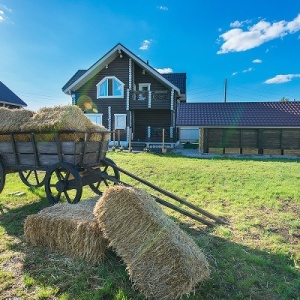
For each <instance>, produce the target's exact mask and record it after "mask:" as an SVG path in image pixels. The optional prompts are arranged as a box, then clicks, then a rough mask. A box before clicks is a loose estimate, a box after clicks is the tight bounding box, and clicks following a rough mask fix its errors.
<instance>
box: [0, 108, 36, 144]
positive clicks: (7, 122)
mask: <svg viewBox="0 0 300 300" xmlns="http://www.w3.org/2000/svg"><path fill="white" fill-rule="evenodd" d="M33 115H34V112H32V111H30V110H26V109H9V108H5V107H0V120H1V122H0V132H3V133H9V132H12V131H19V130H20V129H21V126H22V125H23V124H24V123H26V122H28V121H29V120H30V119H31V118H32V117H33ZM9 139H10V137H9V135H0V141H1V142H3V141H9Z"/></svg>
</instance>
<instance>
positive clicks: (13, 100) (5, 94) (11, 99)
mask: <svg viewBox="0 0 300 300" xmlns="http://www.w3.org/2000/svg"><path fill="white" fill-rule="evenodd" d="M0 102H1V103H4V104H8V105H15V106H27V104H26V103H25V102H24V101H23V100H22V99H20V98H19V97H18V96H17V95H16V94H15V93H14V92H12V91H11V90H10V89H9V88H8V87H7V86H6V85H5V84H4V83H3V82H2V81H0Z"/></svg>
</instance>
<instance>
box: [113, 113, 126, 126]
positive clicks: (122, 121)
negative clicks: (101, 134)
mask: <svg viewBox="0 0 300 300" xmlns="http://www.w3.org/2000/svg"><path fill="white" fill-rule="evenodd" d="M126 116H127V115H126V114H115V129H125V128H126Z"/></svg>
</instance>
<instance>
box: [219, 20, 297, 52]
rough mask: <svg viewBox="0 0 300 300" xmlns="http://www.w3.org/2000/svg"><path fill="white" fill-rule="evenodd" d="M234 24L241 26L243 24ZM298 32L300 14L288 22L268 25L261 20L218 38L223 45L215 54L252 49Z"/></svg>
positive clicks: (229, 31)
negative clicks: (244, 28)
mask: <svg viewBox="0 0 300 300" xmlns="http://www.w3.org/2000/svg"><path fill="white" fill-rule="evenodd" d="M236 22H239V21H236ZM236 22H234V23H236ZM234 23H232V24H234ZM236 24H243V22H239V23H236ZM299 30H300V14H298V16H297V17H296V18H295V19H294V20H292V21H290V22H287V21H285V20H282V21H279V22H274V23H270V22H266V21H264V20H261V21H259V22H258V23H256V24H254V25H253V26H251V27H248V28H247V29H246V30H245V31H244V30H243V29H241V28H233V29H230V30H228V31H227V32H225V33H223V34H221V35H220V36H219V37H220V38H221V39H222V40H223V42H224V43H223V45H222V46H221V49H220V50H219V51H218V52H217V54H223V53H228V52H241V51H246V50H249V49H253V48H256V47H259V46H260V45H262V44H264V43H266V42H268V41H271V40H273V39H276V38H282V37H284V36H286V35H288V34H293V33H295V32H297V31H299Z"/></svg>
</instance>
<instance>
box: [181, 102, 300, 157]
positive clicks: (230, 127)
mask: <svg viewBox="0 0 300 300" xmlns="http://www.w3.org/2000/svg"><path fill="white" fill-rule="evenodd" d="M177 128H178V130H179V135H180V140H181V142H194V141H199V142H200V150H201V151H202V152H203V153H218V154H266V155H297V156H298V155H300V102H298V101H297V102H296V101H295V102H229V103H179V106H178V110H177Z"/></svg>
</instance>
